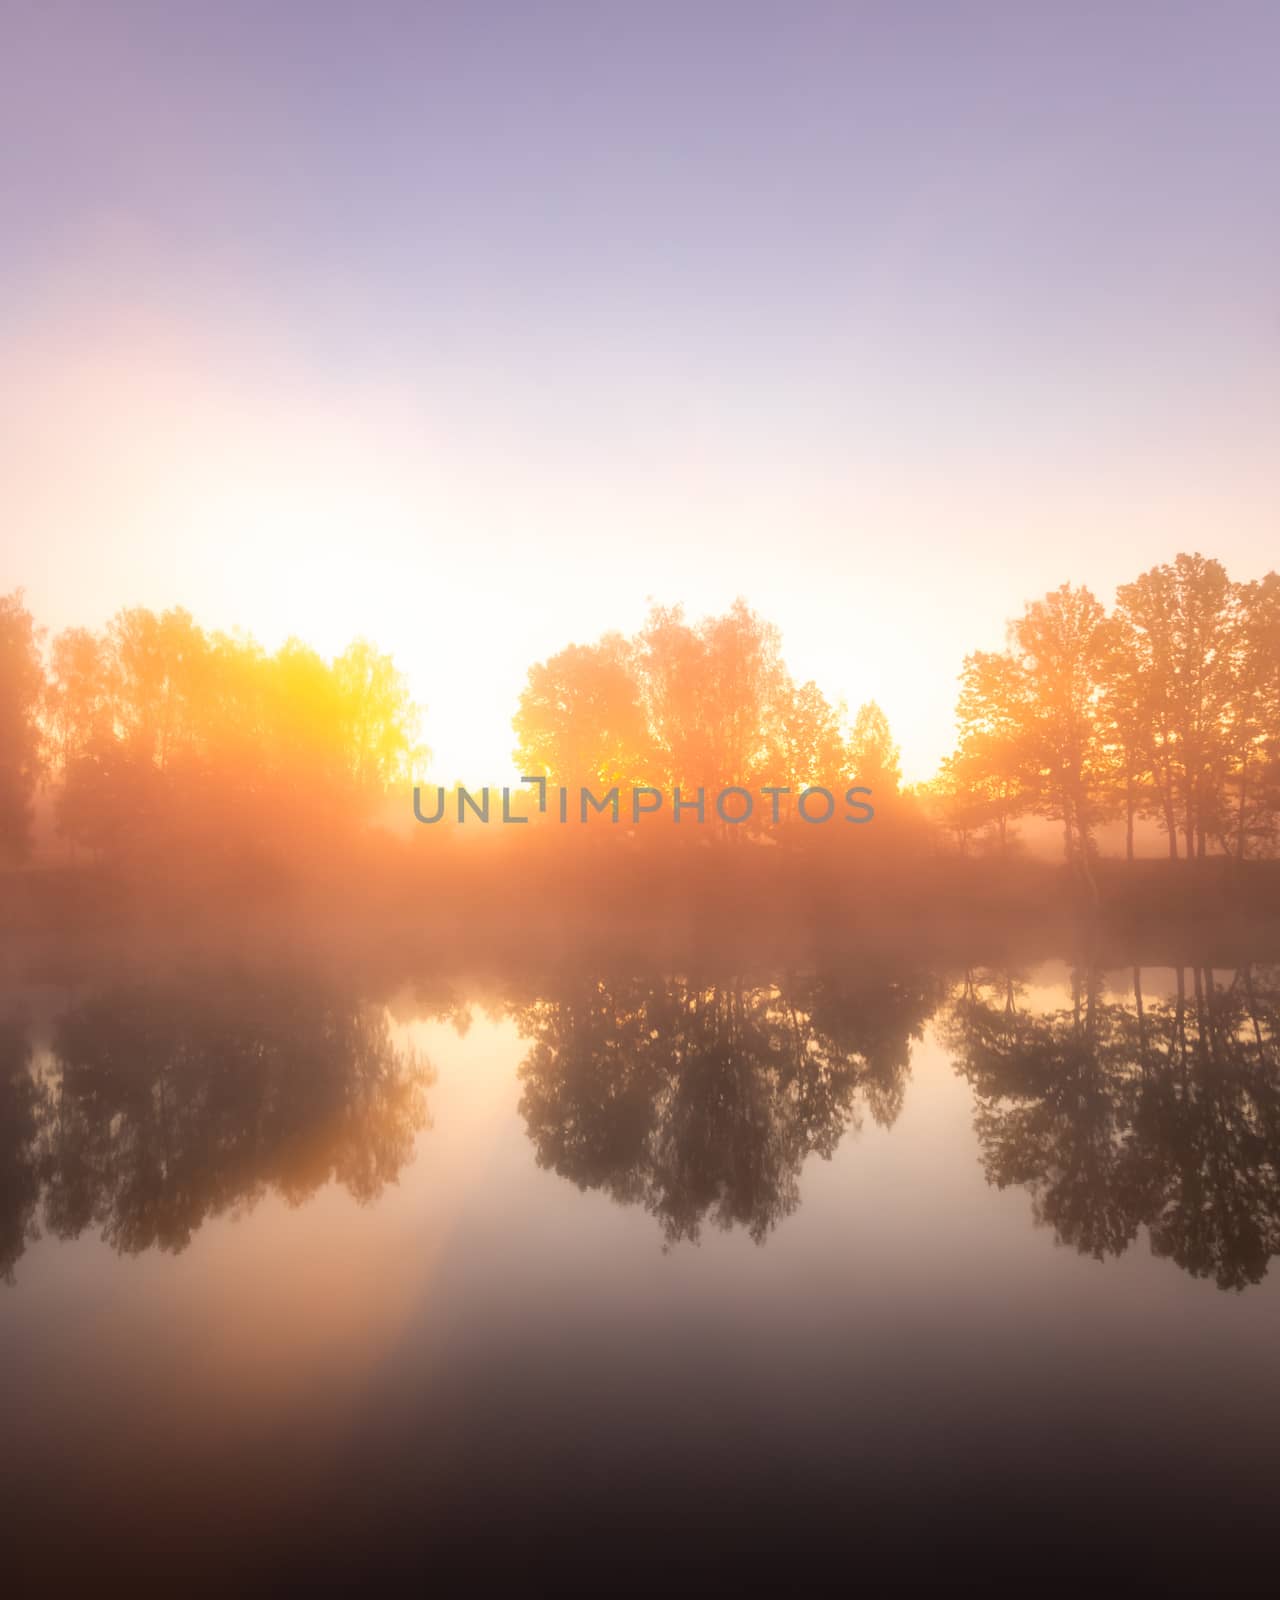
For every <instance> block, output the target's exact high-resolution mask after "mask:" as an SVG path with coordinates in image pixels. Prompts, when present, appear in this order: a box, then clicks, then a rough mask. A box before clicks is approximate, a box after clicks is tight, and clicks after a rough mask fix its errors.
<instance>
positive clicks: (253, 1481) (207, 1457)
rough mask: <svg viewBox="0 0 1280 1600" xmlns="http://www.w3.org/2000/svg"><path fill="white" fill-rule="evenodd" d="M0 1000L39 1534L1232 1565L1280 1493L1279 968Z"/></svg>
mask: <svg viewBox="0 0 1280 1600" xmlns="http://www.w3.org/2000/svg"><path fill="white" fill-rule="evenodd" d="M0 1016H2V1017H4V1018H5V1019H7V1020H5V1022H4V1024H3V1031H2V1034H0V1066H2V1067H3V1073H2V1075H0V1076H2V1088H0V1093H2V1094H3V1105H2V1107H0V1268H2V1269H3V1270H4V1273H5V1276H6V1279H7V1281H6V1283H5V1284H4V1285H0V1383H2V1385H3V1389H2V1395H3V1416H4V1435H5V1449H4V1452H3V1466H2V1467H0V1474H2V1478H3V1481H2V1482H0V1504H2V1505H3V1506H4V1507H5V1508H6V1513H7V1516H6V1520H8V1522H9V1532H8V1533H7V1535H6V1554H7V1564H8V1565H9V1566H10V1568H11V1569H12V1568H13V1567H14V1565H15V1564H16V1570H17V1572H18V1573H19V1574H20V1575H24V1576H26V1577H28V1578H39V1577H42V1576H48V1575H51V1574H53V1573H56V1572H65V1571H69V1570H77V1569H81V1568H89V1567H92V1568H94V1569H96V1570H97V1571H99V1572H103V1571H110V1570H111V1569H112V1568H113V1567H115V1566H119V1567H120V1568H121V1569H124V1568H128V1569H129V1570H130V1571H143V1570H149V1571H153V1572H155V1571H177V1570H182V1571H184V1572H188V1573H190V1572H194V1573H196V1574H198V1575H199V1574H203V1575H204V1576H206V1577H211V1576H213V1575H218V1576H221V1575H224V1574H225V1575H227V1576H235V1577H244V1576H257V1577H262V1576H264V1575H267V1576H270V1575H272V1574H275V1573H278V1572H285V1571H288V1572H291V1573H299V1572H303V1571H306V1572H314V1571H321V1572H324V1573H326V1574H329V1575H332V1574H334V1573H341V1572H347V1571H349V1572H351V1573H352V1574H355V1573H359V1572H367V1571H368V1570H370V1568H389V1567H392V1566H394V1567H396V1568H403V1567H406V1566H409V1565H411V1564H415V1563H416V1564H418V1565H420V1567H421V1569H422V1571H423V1572H424V1573H426V1574H430V1573H431V1572H432V1571H433V1570H439V1567H440V1565H441V1564H442V1563H444V1562H445V1561H446V1560H448V1559H450V1558H453V1557H457V1558H459V1559H463V1560H466V1561H468V1562H470V1563H472V1564H473V1566H485V1565H489V1564H490V1563H492V1562H493V1561H495V1560H496V1561H500V1562H501V1563H502V1564H504V1565H508V1566H510V1567H511V1568H512V1569H513V1570H514V1571H516V1572H525V1573H532V1572H535V1571H540V1570H543V1567H544V1564H546V1563H550V1564H551V1567H552V1569H553V1570H555V1571H557V1572H558V1573H559V1574H560V1575H561V1577H562V1578H565V1579H576V1580H577V1581H580V1582H586V1583H592V1584H594V1585H596V1586H599V1587H604V1588H608V1587H610V1586H613V1585H616V1584H617V1583H618V1582H620V1581H622V1580H623V1579H625V1578H627V1577H629V1576H630V1577H635V1576H637V1575H638V1574H640V1573H642V1572H644V1571H645V1570H646V1568H647V1567H648V1565H649V1564H650V1563H652V1565H653V1569H654V1571H655V1573H656V1574H658V1576H659V1578H661V1577H662V1575H663V1574H667V1575H668V1576H669V1575H670V1574H671V1573H672V1572H673V1571H681V1572H683V1571H687V1570H690V1569H691V1568H695V1567H697V1568H703V1567H705V1569H706V1571H707V1572H708V1573H715V1572H722V1571H723V1570H724V1569H725V1568H726V1567H727V1566H730V1565H736V1564H738V1563H739V1562H741V1561H742V1560H744V1559H745V1560H746V1561H748V1562H751V1563H759V1564H760V1565H762V1566H763V1565H767V1564H769V1563H771V1562H777V1563H778V1564H779V1565H780V1566H781V1567H782V1568H783V1569H785V1570H787V1571H789V1572H792V1573H798V1572H800V1571H801V1570H802V1569H803V1567H804V1566H805V1564H806V1563H807V1562H808V1561H809V1560H810V1559H811V1558H813V1557H814V1556H816V1555H818V1554H823V1555H830V1554H836V1555H839V1556H841V1557H842V1558H843V1559H845V1560H846V1561H847V1563H848V1565H849V1569H850V1571H851V1572H859V1571H860V1572H864V1573H865V1572H866V1571H867V1570H868V1569H869V1568H872V1567H875V1566H878V1565H884V1566H886V1567H888V1568H889V1569H890V1570H891V1571H893V1572H895V1573H896V1574H898V1575H899V1576H904V1577H905V1576H909V1575H910V1574H911V1573H912V1572H914V1571H917V1570H919V1569H921V1568H922V1567H925V1566H930V1565H934V1564H937V1563H940V1562H941V1563H945V1562H949V1561H952V1560H955V1559H966V1560H973V1561H975V1562H977V1563H979V1564H980V1565H981V1567H982V1569H983V1570H986V1571H992V1570H997V1569H1013V1570H1017V1571H1022V1572H1025V1573H1027V1574H1029V1575H1036V1574H1038V1575H1049V1574H1055V1573H1059V1572H1061V1571H1064V1570H1081V1571H1094V1570H1101V1564H1102V1563H1106V1564H1107V1567H1108V1569H1109V1570H1114V1569H1115V1567H1116V1565H1117V1564H1124V1565H1126V1566H1133V1567H1135V1568H1136V1569H1139V1570H1148V1571H1149V1570H1155V1569H1158V1568H1163V1567H1175V1568H1179V1569H1181V1570H1184V1571H1185V1570H1188V1564H1190V1563H1194V1562H1200V1561H1203V1562H1204V1563H1206V1564H1207V1566H1209V1567H1211V1568H1212V1569H1213V1571H1214V1572H1215V1573H1216V1575H1217V1576H1219V1577H1224V1576H1229V1575H1230V1574H1231V1572H1232V1571H1233V1569H1236V1568H1240V1569H1241V1570H1243V1568H1244V1565H1245V1563H1246V1562H1247V1561H1248V1559H1249V1558H1250V1553H1251V1552H1255V1551H1256V1550H1257V1549H1258V1548H1260V1542H1261V1541H1262V1540H1263V1539H1264V1538H1265V1536H1266V1533H1267V1530H1268V1529H1269V1528H1270V1527H1271V1526H1272V1525H1273V1523H1274V1484H1275V1481H1276V1472H1277V1469H1280V1426H1278V1424H1280V1361H1278V1360H1277V1351H1278V1346H1277V1334H1278V1333H1280V1287H1278V1285H1277V1272H1276V1271H1274V1270H1272V1263H1271V1258H1272V1256H1273V1254H1274V1253H1275V1252H1277V1251H1278V1250H1280V1172H1278V1166H1280V1162H1278V1160H1277V1155H1278V1152H1280V967H1276V966H1268V965H1266V964H1263V963H1259V964H1254V965H1252V966H1239V967H1230V968H1216V969H1206V968H1197V967H1192V966H1186V967H1181V968H1175V967H1164V968H1151V967H1147V968H1143V969H1141V970H1137V969H1133V968H1124V969H1120V970H1105V971H1102V970H1098V969H1096V968H1093V969H1091V968H1089V967H1088V966H1087V965H1084V964H1081V965H1076V966H1072V965H1070V964H1068V963H1066V962H1059V963H1050V964H1047V965H1044V964H1042V965H1038V966H1035V967H1030V968H1024V969H1020V970H1019V969H1012V970H1006V969H993V968H984V969H971V970H968V971H965V970H958V969H956V970H950V971H932V970H923V969H918V968H914V967H912V966H911V965H910V964H906V963H899V964H896V965H895V964H894V963H893V962H891V961H884V962H882V963H877V964H875V965H873V966H870V967H869V966H867V965H866V964H860V965H858V966H857V967H855V968H853V969H852V970H850V971H837V972H826V973H823V972H817V973H815V972H805V973H791V974H765V975H762V974H752V975H748V976H741V977H736V978H725V977H723V976H711V975H686V976H679V977H671V976H669V975H662V976H655V975H647V976H639V977H637V976H630V975H628V976H619V975H617V974H614V973H594V972H593V973H588V972H581V971H574V972H567V973H559V974H553V975H550V976H543V977H540V978H537V979H527V978H522V979H520V980H515V979H512V980H510V981H502V980H495V979H492V978H488V979H485V980H479V979H477V980H475V981H471V982H467V981H449V982H446V981H444V980H440V979H432V978H430V977H424V978H423V979H422V980H421V981H417V982H413V983H408V984H400V985H399V987H396V988H393V989H388V988H387V987H386V986H382V987H380V986H379V984H378V983H377V982H376V981H373V980H371V979H369V978H367V977H365V978H353V977H350V976H345V977H336V976H334V975H333V974H332V973H331V972H330V973H324V972H321V971H319V970H315V971H308V970H299V968H298V967H297V966H296V965H294V966H290V967H285V966H279V965H273V964H271V963H264V962H255V963H254V964H252V965H240V966H236V965H233V964H228V963H222V964H220V965H217V966H215V967H210V966H209V965H208V964H203V965H202V966H201V967H200V968H198V969H192V968H188V969H178V970H175V971H173V972H172V973H170V974H168V975H167V976H165V977H163V978H157V977H155V976H154V975H152V976H150V977H147V978H139V977H137V976H136V975H133V976H125V975H121V974H117V975H116V976H114V977H106V976H104V975H102V974H98V975H97V976H96V977H94V976H84V977H82V978H78V979H77V980H76V981H73V982H68V981H65V980H64V981H60V982H59V983H58V984H57V985H56V986H55V985H52V984H41V983H36V982H31V981H27V980H24V982H23V983H22V984H20V985H18V986H16V987H14V986H11V987H10V989H9V990H8V991H7V992H6V993H5V994H4V996H3V1003H2V1005H0ZM672 1563H678V1564H680V1565H678V1566H673V1565H672ZM664 1581H665V1580H664Z"/></svg>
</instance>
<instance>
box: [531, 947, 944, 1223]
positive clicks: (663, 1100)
mask: <svg viewBox="0 0 1280 1600" xmlns="http://www.w3.org/2000/svg"><path fill="white" fill-rule="evenodd" d="M938 999H939V990H938V986H937V983H936V980H934V979H932V978H929V977H927V976H912V977H909V978H901V979H899V978H885V979H883V980H881V981H876V982H872V981H868V980H866V979H859V980H857V981H854V980H842V979H833V978H796V979H788V980H786V981H784V982H782V983H781V984H760V985H751V984H747V983H743V982H740V981H735V982H716V983H702V982H698V981H695V980H692V979H688V978H673V979H648V980H630V981H620V982H614V981H610V980H606V979H599V978H578V979H571V980H567V981H566V982H565V983H563V984H562V985H561V987H560V988H559V990H558V992H557V993H556V994H555V995H554V996H551V997H547V998H538V999H533V1000H531V1001H529V1002H528V1003H526V1004H524V1005H522V1006H517V1007H516V1008H515V1011H516V1016H517V1019H518V1022H519V1026H520V1029H521V1032H522V1033H523V1034H524V1036H525V1037H526V1038H528V1039H529V1040H530V1041H531V1046H530V1050H529V1053H528V1056H527V1058H526V1059H525V1062H524V1064H523V1065H522V1067H521V1069H520V1078H521V1081H522V1083H523V1086H524V1089H523V1095H522V1097H521V1102H520V1108H521V1112H522V1114H523V1116H524V1119H525V1124H526V1126H527V1128H528V1131H529V1137H530V1138H531V1139H532V1141H533V1144H534V1148H535V1150H536V1152H537V1158H538V1162H539V1164H540V1165H541V1166H544V1167H550V1168H552V1169H553V1170H554V1171H556V1172H558V1173H560V1174H561V1175H562V1176H564V1177H567V1178H570V1179H572V1180H573V1181H574V1182H575V1183H576V1184H577V1185H578V1186H579V1187H580V1188H583V1189H588V1188H592V1189H601V1190H603V1191H604V1192H605V1193H607V1194H609V1195H611V1196H612V1197H613V1199H615V1200H617V1201H619V1202H621V1203H623V1204H639V1205H643V1206H644V1207H645V1208H646V1209H647V1210H649V1211H650V1212H652V1214H653V1215H654V1216H655V1217H656V1218H657V1220H658V1222H659V1224H660V1226H661V1228H662V1231H663V1235H664V1238H665V1240H666V1242H667V1243H668V1244H674V1243H675V1242H677V1241H679V1240H681V1239H693V1240H696V1239H697V1238H698V1236H699V1233H700V1231H701V1228H702V1225H703V1223H704V1222H706V1221H710V1222H711V1223H712V1224H714V1225H715V1226H717V1227H720V1228H726V1229H727V1228H732V1227H742V1228H745V1229H746V1230H747V1232H748V1233H749V1234H750V1235H751V1237H752V1238H753V1239H755V1240H756V1241H757V1242H761V1241H763V1240H764V1238H765V1237H766V1236H767V1235H768V1233H769V1232H770V1231H771V1230H772V1229H773V1228H774V1227H775V1226H776V1225H777V1223H778V1222H779V1221H780V1220H781V1219H782V1218H783V1217H785V1216H788V1215H789V1214H790V1213H791V1212H792V1211H793V1210H794V1209H795V1207H796V1204H797V1202H798V1197H799V1188H798V1180H799V1174H800V1169H801V1166H802V1165H803V1163H804V1160H805V1158H806V1156H808V1155H809V1154H810V1153H814V1152H816V1153H817V1154H819V1155H822V1156H824V1157H830V1156H831V1155H832V1154H833V1153H834V1151H835V1149H836V1146H837V1145H838V1144H839V1142H840V1139H841V1137H842V1135H843V1134H844V1131H845V1129H846V1128H848V1127H850V1126H854V1125H856V1124H857V1122H858V1120H859V1116H860V1112H861V1109H862V1107H863V1106H865V1107H866V1108H867V1109H868V1110H869V1111H870V1112H871V1115H872V1117H873V1118H874V1119H875V1120H876V1121H878V1122H882V1123H886V1124H887V1123H889V1122H892V1120H893V1119H894V1118H895V1117H896V1116H897V1113H898V1110H899V1108H900V1106H901V1102H902V1093H903V1088H904V1085H905V1080H906V1074H907V1071H908V1066H909V1059H910V1041H911V1039H912V1038H919V1037H920V1036H921V1033H922V1031H923V1027H924V1024H925V1022H926V1021H927V1020H928V1018H929V1016H930V1015H931V1014H932V1012H933V1010H934V1008H935V1006H936V1005H937V1003H938Z"/></svg>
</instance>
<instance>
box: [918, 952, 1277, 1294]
mask: <svg viewBox="0 0 1280 1600" xmlns="http://www.w3.org/2000/svg"><path fill="white" fill-rule="evenodd" d="M1278 979H1280V969H1276V968H1267V969H1262V970H1261V971H1255V970H1254V969H1253V968H1252V967H1248V966H1246V967H1241V968H1239V969H1237V970H1236V972H1235V973H1234V974H1233V975H1232V976H1231V977H1230V979H1229V981H1227V982H1226V983H1220V982H1219V981H1218V979H1217V977H1216V976H1215V973H1214V972H1213V971H1212V970H1210V969H1207V968H1199V967H1196V968H1192V969H1190V977H1188V973H1187V969H1184V968H1181V967H1179V968H1177V969H1176V973H1175V978H1174V983H1175V992H1174V994H1173V995H1172V996H1171V997H1170V998H1167V999H1162V1000H1157V1001H1151V1000H1149V999H1146V998H1145V997H1144V994H1143V984H1142V974H1141V972H1140V970H1139V969H1137V968H1134V970H1133V977H1132V989H1131V993H1130V995H1129V996H1128V997H1127V998H1126V999H1125V1000H1123V1001H1114V1000H1113V1001H1108V1000H1105V999H1104V998H1103V996H1102V983H1101V974H1099V973H1098V972H1097V971H1087V970H1077V971H1076V973H1075V974H1074V975H1073V979H1072V988H1071V1004H1070V1005H1069V1006H1065V1007H1063V1008H1061V1009H1059V1010H1055V1011H1049V1012H1042V1013H1039V1014H1031V1013H1029V1012H1028V1011H1027V1010H1026V1009H1025V1008H1024V1007H1023V1006H1022V1005H1021V1004H1020V1003H1019V993H1018V985H1017V983H1016V982H1015V981H1014V979H1013V977H1012V975H1006V976H1005V977H1004V978H1003V979H1002V980H1000V981H998V982H997V981H988V982H985V983H984V982H979V981H977V980H976V979H975V978H972V977H971V978H970V979H968V980H966V982H965V983H964V985H963V987H962V989H961V992H960V994H959V997H958V998H957V999H956V1001H955V1003H954V1005H953V1007H952V1014H951V1018H950V1021H949V1025H948V1030H947V1031H948V1038H949V1041H950V1043H951V1044H952V1047H953V1049H954V1050H955V1053H956V1061H957V1065H958V1067H959V1069H960V1070H961V1071H963V1072H964V1073H965V1075H966V1076H967V1077H968V1078H969V1079H970V1081H971V1082H972V1084H973V1086H974V1089H975V1091H976V1093H977V1111H976V1126H977V1132H978V1137H979V1140H980V1143H981V1147H982V1158H983V1162H984V1165H985V1168H986V1173H987V1177H988V1179H989V1180H990V1181H991V1182H992V1183H996V1184H999V1185H1000V1186H1001V1187H1004V1185H1006V1184H1010V1183H1017V1184H1023V1185H1025V1186H1027V1187H1028V1188H1029V1189H1030V1190H1031V1191H1032V1194H1033V1195H1034V1197H1035V1207H1036V1213H1037V1215H1038V1216H1039V1217H1040V1218H1042V1219H1043V1220H1044V1221H1045V1222H1046V1223H1048V1224H1049V1225H1050V1226H1052V1227H1053V1229H1054V1230H1055V1232H1056V1234H1057V1236H1058V1238H1059V1239H1061V1240H1062V1241H1063V1242H1065V1243H1068V1244H1071V1245H1074V1246H1075V1247H1076V1248H1077V1249H1078V1250H1080V1251H1082V1252H1084V1253H1087V1254H1090V1255H1093V1256H1096V1257H1098V1258H1099V1259H1101V1258H1102V1257H1103V1256H1106V1255H1112V1254H1119V1253H1120V1252H1121V1251H1123V1250H1124V1249H1125V1248H1126V1246H1127V1245H1128V1244H1130V1243H1131V1241H1132V1240H1133V1239H1134V1238H1135V1236H1136V1235H1137V1232H1138V1229H1139V1228H1140V1227H1142V1226H1145V1227H1146V1228H1147V1229H1148V1230H1149V1232H1150V1238H1151V1246H1152V1249H1153V1250H1154V1251H1155V1252H1156V1253H1157V1254H1158V1255H1163V1256H1168V1257H1170V1258H1172V1260H1174V1261H1176V1262H1177V1263H1178V1265H1179V1266H1180V1267H1183V1268H1184V1269H1185V1270H1186V1271H1188V1272H1190V1273H1192V1274H1194V1275H1195V1276H1197V1277H1212V1278H1213V1279H1215V1281H1216V1282H1217V1283H1218V1284H1219V1286H1220V1287H1221V1288H1224V1289H1240V1288H1243V1287H1244V1286H1245V1285H1246V1284H1250V1283H1257V1282H1259V1281H1260V1279H1261V1278H1262V1277H1263V1275H1264V1273H1265V1272H1266V1270H1267V1265H1268V1263H1269V1261H1270V1259H1271V1257H1272V1256H1273V1255H1275V1253H1276V1251H1277V1250H1278V1249H1280V1181H1278V1177H1277V1165H1278V1163H1280V1060H1278V1054H1277V1041H1278V1040H1280V982H1278Z"/></svg>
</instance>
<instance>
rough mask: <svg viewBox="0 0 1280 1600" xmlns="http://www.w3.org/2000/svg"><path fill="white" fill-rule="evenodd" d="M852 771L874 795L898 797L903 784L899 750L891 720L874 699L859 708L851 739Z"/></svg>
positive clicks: (854, 720)
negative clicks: (894, 738) (891, 731)
mask: <svg viewBox="0 0 1280 1600" xmlns="http://www.w3.org/2000/svg"><path fill="white" fill-rule="evenodd" d="M849 763H850V771H851V772H852V773H853V775H854V776H855V777H856V778H857V780H858V782H859V783H862V784H866V786H867V787H868V788H869V789H870V790H871V791H872V793H873V794H876V795H882V796H885V797H888V796H891V795H896V794H897V792H898V789H899V787H900V786H901V784H902V768H901V765H900V763H899V760H898V747H897V745H896V744H895V743H894V742H893V735H892V734H891V733H890V731H889V719H888V717H886V716H885V714H884V712H883V711H881V709H880V707H879V706H878V705H877V704H876V702H875V701H874V700H868V701H867V703H866V704H865V705H862V706H859V707H858V714H857V716H856V717H855V718H854V719H853V732H852V734H851V735H850V738H849Z"/></svg>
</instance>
